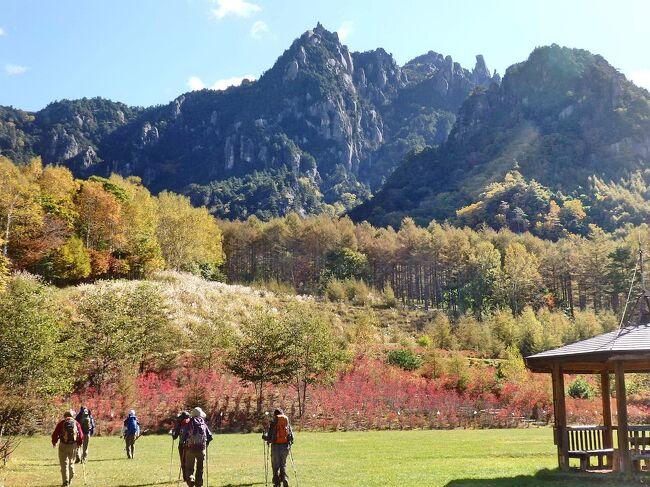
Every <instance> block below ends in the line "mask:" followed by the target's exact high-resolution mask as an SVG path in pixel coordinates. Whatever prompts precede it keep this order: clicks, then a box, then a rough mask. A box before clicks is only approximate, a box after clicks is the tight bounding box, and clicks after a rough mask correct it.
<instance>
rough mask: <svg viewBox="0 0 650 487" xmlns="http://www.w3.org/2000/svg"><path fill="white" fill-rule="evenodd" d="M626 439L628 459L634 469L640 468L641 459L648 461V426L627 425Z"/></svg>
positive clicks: (649, 430) (649, 451)
mask: <svg viewBox="0 0 650 487" xmlns="http://www.w3.org/2000/svg"><path fill="white" fill-rule="evenodd" d="M627 435H628V441H629V443H630V460H631V461H632V465H633V466H634V469H635V470H637V471H640V470H641V461H642V460H644V461H645V462H646V466H647V465H648V462H649V461H650V426H628V427H627Z"/></svg>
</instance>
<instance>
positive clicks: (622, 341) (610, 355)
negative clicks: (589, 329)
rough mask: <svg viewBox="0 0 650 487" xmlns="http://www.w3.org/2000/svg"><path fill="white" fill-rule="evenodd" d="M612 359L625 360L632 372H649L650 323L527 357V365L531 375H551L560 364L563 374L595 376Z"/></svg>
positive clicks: (611, 365) (627, 367)
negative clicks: (552, 370) (534, 373)
mask: <svg viewBox="0 0 650 487" xmlns="http://www.w3.org/2000/svg"><path fill="white" fill-rule="evenodd" d="M613 360H623V361H625V368H626V370H629V371H631V372H632V371H633V372H650V323H646V324H643V325H629V326H626V327H624V328H621V329H620V330H615V331H611V332H609V333H603V334H602V335H598V336H595V337H593V338H588V339H587V340H581V341H579V342H575V343H571V344H570V345H565V346H564V347H560V348H555V349H552V350H547V351H546V352H541V353H537V354H535V355H531V356H529V357H526V365H527V366H528V368H529V369H530V370H532V371H533V372H550V371H551V369H552V367H553V365H554V364H561V365H562V369H563V370H564V371H565V372H566V373H580V372H583V373H585V372H586V373H589V372H592V373H596V372H602V371H604V370H610V369H612V368H613V364H612V363H611V361H613Z"/></svg>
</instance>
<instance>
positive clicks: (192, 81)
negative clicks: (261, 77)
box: [187, 74, 255, 91]
mask: <svg viewBox="0 0 650 487" xmlns="http://www.w3.org/2000/svg"><path fill="white" fill-rule="evenodd" d="M245 79H248V80H251V81H252V80H254V79H255V76H253V75H252V74H248V75H246V76H241V77H238V76H235V77H232V78H225V79H220V80H218V81H216V82H214V83H213V84H212V85H210V86H206V84H205V83H204V82H203V80H202V79H201V78H199V77H198V76H190V77H189V79H188V80H187V86H189V88H190V89H191V90H192V91H196V90H202V89H203V88H210V89H211V90H217V91H219V90H225V89H226V88H230V87H231V86H239V85H240V84H242V81H244V80H245Z"/></svg>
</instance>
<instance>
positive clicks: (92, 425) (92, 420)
mask: <svg viewBox="0 0 650 487" xmlns="http://www.w3.org/2000/svg"><path fill="white" fill-rule="evenodd" d="M82 418H83V414H82V412H81V411H79V414H77V417H76V418H74V419H76V420H77V422H78V423H79V424H80V425H81V429H82V430H83V432H84V434H85V435H88V436H92V435H94V434H95V418H93V415H92V414H91V412H90V411H88V419H89V420H90V428H88V431H86V429H85V428H84V425H83V423H82V422H81V419H82Z"/></svg>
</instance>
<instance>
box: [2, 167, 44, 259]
mask: <svg viewBox="0 0 650 487" xmlns="http://www.w3.org/2000/svg"><path fill="white" fill-rule="evenodd" d="M36 166H40V160H39V159H36V160H33V161H32V162H30V164H28V165H27V166H25V167H23V168H19V167H17V166H15V165H14V164H13V163H12V162H11V161H10V160H9V159H7V158H6V157H2V156H0V222H1V229H2V239H3V244H2V255H3V256H5V257H7V255H8V254H10V253H11V252H12V249H17V248H19V247H20V246H21V245H22V244H23V243H24V242H25V240H26V239H29V237H30V236H31V235H32V234H33V233H34V232H36V231H38V229H40V227H41V226H42V224H43V212H42V210H41V206H40V204H39V198H38V195H39V191H38V190H39V188H38V185H37V184H36V183H35V182H34V179H33V178H32V177H31V176H32V172H34V171H35V170H37V169H36Z"/></svg>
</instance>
